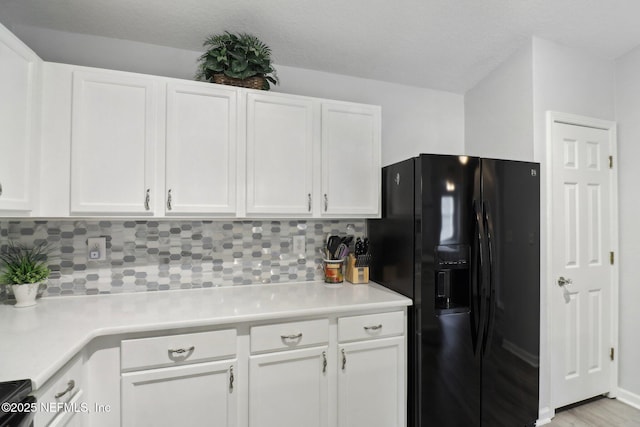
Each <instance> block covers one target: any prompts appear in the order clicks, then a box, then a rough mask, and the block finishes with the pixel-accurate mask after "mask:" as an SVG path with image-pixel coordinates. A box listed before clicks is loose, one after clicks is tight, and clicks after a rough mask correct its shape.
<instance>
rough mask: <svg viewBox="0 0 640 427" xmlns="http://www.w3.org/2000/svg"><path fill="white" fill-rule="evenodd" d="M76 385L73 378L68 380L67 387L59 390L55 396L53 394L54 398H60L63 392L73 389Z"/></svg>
mask: <svg viewBox="0 0 640 427" xmlns="http://www.w3.org/2000/svg"><path fill="white" fill-rule="evenodd" d="M75 386H76V382H75V381H74V380H69V382H68V383H67V388H66V389H65V390H64V391H61V392H60V393H58V394H56V395H55V396H53V397H54V398H55V399H60V398H61V397H62V396H64V395H65V394H67V393H69V392H71V390H73V388H74V387H75Z"/></svg>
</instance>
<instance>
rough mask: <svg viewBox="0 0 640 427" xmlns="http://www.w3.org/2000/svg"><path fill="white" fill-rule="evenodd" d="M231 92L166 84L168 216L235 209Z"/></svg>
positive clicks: (214, 87)
mask: <svg viewBox="0 0 640 427" xmlns="http://www.w3.org/2000/svg"><path fill="white" fill-rule="evenodd" d="M236 104H237V90H235V89H233V88H225V87H224V86H218V85H211V84H208V83H196V82H194V83H187V82H185V83H177V82H172V83H169V84H168V85H167V141H166V175H165V177H166V178H165V188H166V194H165V197H166V206H165V212H166V213H167V214H168V215H169V214H178V215H179V214H187V215H188V214H220V213H226V214H234V213H235V211H236V157H237V138H236V133H237V129H236V126H237V107H236Z"/></svg>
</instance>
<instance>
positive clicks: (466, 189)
mask: <svg viewBox="0 0 640 427" xmlns="http://www.w3.org/2000/svg"><path fill="white" fill-rule="evenodd" d="M420 159H421V161H420V164H419V166H418V168H419V171H418V172H417V174H418V175H419V177H418V179H417V182H420V183H421V185H420V187H421V190H422V191H421V192H420V197H417V199H418V202H419V206H420V209H418V214H419V215H418V216H417V218H416V224H417V225H416V229H417V233H416V235H417V243H418V245H417V246H418V248H419V249H420V250H419V251H417V255H418V256H419V257H420V258H419V261H420V263H419V271H420V275H419V277H420V281H419V282H418V283H419V287H420V293H421V297H422V315H421V319H420V334H421V343H420V350H421V358H420V366H421V383H420V389H421V396H420V399H419V404H420V409H421V411H420V414H421V424H419V427H429V426H440V427H462V426H464V427H479V426H480V414H481V410H480V372H481V371H480V360H481V359H480V355H479V354H478V355H474V332H473V328H475V327H476V326H477V322H475V321H474V317H472V316H473V315H472V301H473V298H474V296H473V294H474V292H473V290H472V286H471V285H472V283H476V282H475V281H473V280H472V279H473V277H472V275H473V271H474V266H477V263H474V262H472V257H473V256H475V255H477V252H478V251H477V250H476V247H475V245H474V243H475V238H474V233H475V231H476V227H475V222H474V214H473V193H474V188H475V187H476V185H475V182H476V181H477V182H478V183H479V176H478V175H479V159H477V158H466V157H458V156H442V155H422V156H420ZM478 198H479V195H478ZM418 202H417V203H418ZM475 293H477V291H476V292H475ZM412 427H413V426H412Z"/></svg>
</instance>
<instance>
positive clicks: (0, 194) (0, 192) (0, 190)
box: [0, 182, 2, 196]
mask: <svg viewBox="0 0 640 427" xmlns="http://www.w3.org/2000/svg"><path fill="white" fill-rule="evenodd" d="M0 196H2V183H1V182H0Z"/></svg>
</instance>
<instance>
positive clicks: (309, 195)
mask: <svg viewBox="0 0 640 427" xmlns="http://www.w3.org/2000/svg"><path fill="white" fill-rule="evenodd" d="M307 197H308V199H309V212H311V193H309V194H307Z"/></svg>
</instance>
